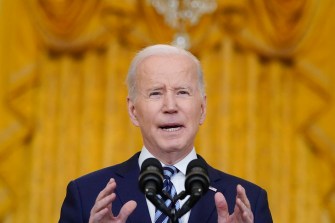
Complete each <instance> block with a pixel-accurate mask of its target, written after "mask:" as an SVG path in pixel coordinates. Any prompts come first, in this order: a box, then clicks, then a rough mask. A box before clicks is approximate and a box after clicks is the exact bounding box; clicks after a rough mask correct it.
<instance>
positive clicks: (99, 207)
mask: <svg viewBox="0 0 335 223" xmlns="http://www.w3.org/2000/svg"><path fill="white" fill-rule="evenodd" d="M115 188H116V182H115V180H114V179H113V178H111V179H110V180H109V182H108V183H107V185H106V187H105V188H104V189H103V190H102V191H101V192H100V193H99V195H98V197H97V199H96V201H95V204H94V206H93V208H92V209H91V215H90V220H89V223H124V222H126V220H127V218H128V216H129V215H130V214H131V213H132V212H133V211H134V210H135V208H136V205H137V204H136V202H135V201H128V202H127V203H125V204H124V205H123V206H122V208H121V210H120V213H119V215H118V216H114V214H113V213H112V203H113V201H114V200H115V198H116V195H115V193H114V190H115Z"/></svg>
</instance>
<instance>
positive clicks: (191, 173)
mask: <svg viewBox="0 0 335 223" xmlns="http://www.w3.org/2000/svg"><path fill="white" fill-rule="evenodd" d="M208 188H209V177H208V172H207V165H206V163H205V161H203V160H202V159H195V160H192V161H191V162H190V163H189V164H188V166H187V169H186V179H185V190H186V193H187V194H189V195H190V197H189V199H188V200H187V201H186V202H185V203H184V205H183V206H182V207H181V208H180V209H179V210H178V213H177V217H178V218H180V217H181V216H183V215H184V214H186V213H187V212H188V211H189V210H191V208H192V207H193V206H194V205H195V204H196V203H197V201H198V200H199V199H200V198H201V196H202V195H204V194H205V193H206V192H207V191H208Z"/></svg>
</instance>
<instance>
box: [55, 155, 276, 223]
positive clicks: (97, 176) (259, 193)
mask: <svg viewBox="0 0 335 223" xmlns="http://www.w3.org/2000/svg"><path fill="white" fill-rule="evenodd" d="M138 157H139V153H136V154H135V155H134V156H133V157H131V158H130V159H129V160H127V161H125V162H124V163H121V164H118V165H115V166H111V167H107V168H105V169H102V170H98V171H96V172H93V173H90V174H88V175H85V176H82V177H80V178H78V179H76V180H74V181H71V182H70V183H69V185H68V187H67V194H66V197H65V200H64V203H63V205H62V209H61V215H60V219H59V222H60V223H70V222H71V223H75V222H76V223H84V222H88V220H89V217H90V211H91V209H92V207H93V205H94V203H95V200H96V197H97V196H98V194H99V192H100V191H101V190H102V189H104V188H105V186H106V184H107V182H108V181H109V179H110V178H114V179H115V181H116V184H117V188H116V191H115V193H116V196H117V197H116V200H115V201H114V202H113V205H112V209H113V213H114V214H115V215H117V214H118V213H119V211H120V209H121V207H122V206H123V205H124V204H125V203H126V202H127V201H129V200H134V201H136V202H137V207H136V209H135V210H134V212H133V213H132V214H131V215H130V216H129V218H128V220H127V222H129V223H150V222H151V220H150V215H149V210H148V206H147V203H146V199H145V196H144V194H143V193H142V192H141V191H140V189H139V186H138V176H139V173H140V168H139V165H138ZM199 159H202V158H201V157H199ZM208 174H209V178H210V186H212V187H214V188H216V189H217V190H218V191H220V192H222V193H223V195H224V196H225V198H226V200H227V203H228V207H229V212H230V213H232V212H233V210H234V206H235V200H236V186H237V184H241V185H242V186H243V187H244V188H245V190H246V193H247V196H248V198H249V201H250V204H251V208H252V211H253V213H254V222H255V223H272V217H271V213H270V209H269V205H268V200H267V194H266V192H265V190H263V189H262V188H260V187H258V186H256V185H254V184H252V183H250V182H248V181H245V180H243V179H240V178H237V177H234V176H231V175H228V174H226V173H223V172H221V171H219V170H216V169H214V168H212V167H211V166H208ZM214 194H215V192H214V191H212V190H208V191H207V193H206V194H205V195H204V196H203V197H202V198H201V199H200V200H199V201H198V202H197V203H196V204H195V206H194V207H193V208H192V210H191V214H190V219H189V222H190V223H206V222H208V223H217V212H216V207H215V202H214Z"/></svg>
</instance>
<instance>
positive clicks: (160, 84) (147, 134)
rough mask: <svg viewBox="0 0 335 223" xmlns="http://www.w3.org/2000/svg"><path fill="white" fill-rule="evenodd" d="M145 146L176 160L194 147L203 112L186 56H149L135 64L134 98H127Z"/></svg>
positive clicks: (159, 155)
mask: <svg viewBox="0 0 335 223" xmlns="http://www.w3.org/2000/svg"><path fill="white" fill-rule="evenodd" d="M128 111H129V114H130V117H131V120H132V122H133V124H134V125H136V126H139V127H140V129H141V133H142V137H143V142H144V145H145V146H146V148H147V149H148V150H149V151H150V152H151V153H152V154H153V155H155V156H156V157H157V158H159V159H161V160H162V161H163V162H166V163H170V162H177V161H179V160H181V159H182V158H184V157H185V156H186V155H187V154H188V153H189V152H190V151H191V150H192V148H193V146H194V138H195V135H196V133H197V131H198V128H199V125H200V124H202V123H203V121H204V119H205V115H206V98H205V97H204V96H202V95H201V93H200V91H199V85H198V76H197V70H196V66H195V63H194V62H193V61H192V60H191V59H190V58H188V57H186V56H181V55H169V56H151V57H148V58H146V59H145V60H144V61H142V63H141V64H140V65H139V67H138V70H137V74H136V98H135V99H134V100H130V99H128Z"/></svg>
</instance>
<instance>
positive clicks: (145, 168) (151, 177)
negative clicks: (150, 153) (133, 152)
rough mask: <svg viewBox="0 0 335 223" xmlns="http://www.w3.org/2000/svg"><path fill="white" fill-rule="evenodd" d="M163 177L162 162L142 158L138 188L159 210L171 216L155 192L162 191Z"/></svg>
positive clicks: (159, 192)
mask: <svg viewBox="0 0 335 223" xmlns="http://www.w3.org/2000/svg"><path fill="white" fill-rule="evenodd" d="M163 179H164V178H163V167H162V164H161V163H160V162H159V161H158V160H157V159H155V158H148V159H146V160H144V162H143V163H142V166H141V172H140V176H139V178H138V183H139V186H140V189H141V191H142V192H143V193H144V194H145V196H146V197H147V198H148V199H149V201H151V203H153V204H154V205H155V206H156V207H157V208H158V209H159V210H161V211H162V212H163V213H164V214H166V215H167V216H171V212H170V210H169V209H168V208H167V207H166V205H165V203H164V201H163V200H162V199H160V198H159V197H158V196H157V194H161V193H162V189H163Z"/></svg>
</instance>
